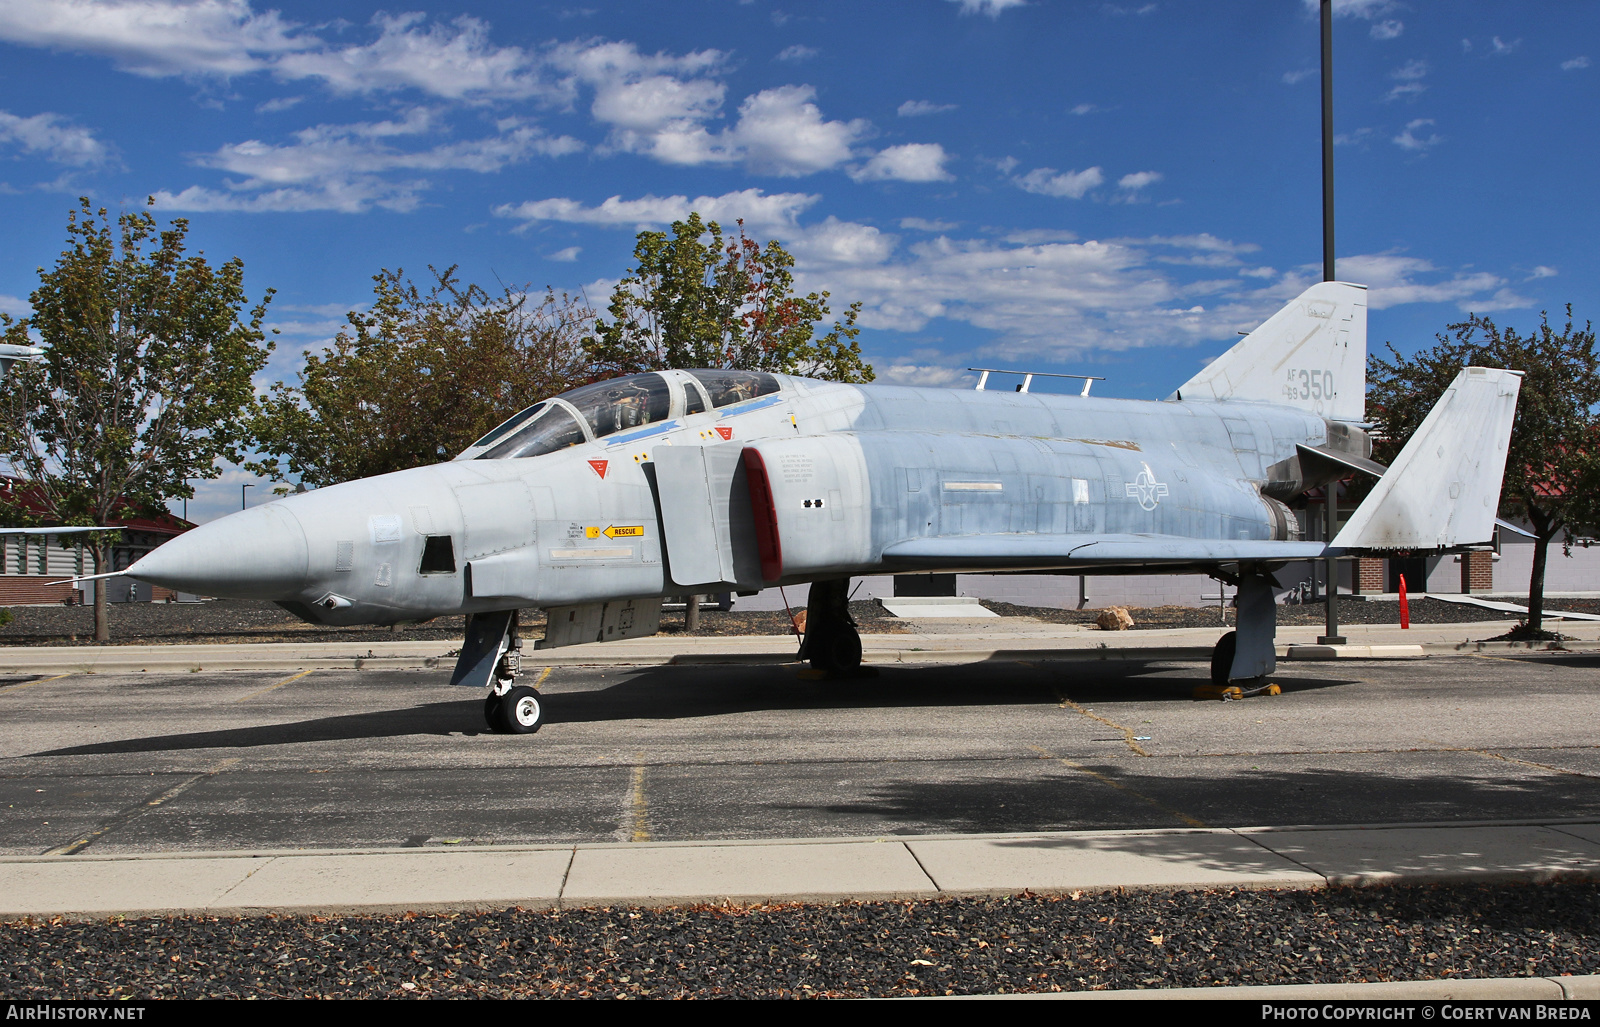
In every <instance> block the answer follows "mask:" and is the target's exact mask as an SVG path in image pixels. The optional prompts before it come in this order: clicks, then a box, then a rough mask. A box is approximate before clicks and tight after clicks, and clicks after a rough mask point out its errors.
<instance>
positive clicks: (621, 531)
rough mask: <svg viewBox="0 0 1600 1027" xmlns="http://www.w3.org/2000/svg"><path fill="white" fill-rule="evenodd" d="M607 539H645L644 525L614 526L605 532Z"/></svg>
mask: <svg viewBox="0 0 1600 1027" xmlns="http://www.w3.org/2000/svg"><path fill="white" fill-rule="evenodd" d="M605 535H606V537H607V538H643V537H644V525H642V524H613V525H612V526H611V527H609V528H607V529H606V530H605Z"/></svg>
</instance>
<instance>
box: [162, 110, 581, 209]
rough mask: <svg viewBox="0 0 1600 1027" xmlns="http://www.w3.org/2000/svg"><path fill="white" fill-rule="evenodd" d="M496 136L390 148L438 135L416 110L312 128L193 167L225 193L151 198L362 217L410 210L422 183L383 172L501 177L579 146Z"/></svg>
mask: <svg viewBox="0 0 1600 1027" xmlns="http://www.w3.org/2000/svg"><path fill="white" fill-rule="evenodd" d="M500 128H501V131H500V132H499V133H498V134H496V135H492V136H486V137H483V138H480V139H471V140H464V141H461V142H454V143H442V144H439V145H436V146H432V147H428V148H426V149H406V148H402V147H401V146H399V145H396V143H399V142H403V141H405V140H407V139H408V138H411V137H416V136H423V135H428V134H431V133H434V132H436V131H437V130H438V124H437V120H436V115H435V114H434V112H432V111H430V110H428V109H427V108H422V107H415V108H412V109H411V110H410V111H408V112H406V114H405V116H404V117H403V118H402V119H400V120H397V121H379V122H360V123H357V124H350V125H317V126H315V127H313V128H307V129H302V130H301V131H299V132H296V133H295V134H294V142H292V143H288V144H283V145H275V144H270V143H264V142H261V141H260V140H256V139H249V140H246V141H244V142H242V143H229V144H227V145H225V146H222V147H220V148H218V149H217V150H215V151H213V152H211V153H208V154H204V155H202V156H200V157H199V158H197V159H196V161H195V163H197V164H199V165H201V166H202V167H208V168H213V169H215V170H218V171H223V172H226V173H228V174H230V175H235V176H240V177H238V178H230V179H225V180H224V182H225V185H226V186H227V190H226V191H225V192H224V191H218V190H215V189H208V188H205V187H201V186H191V187H189V188H188V189H185V190H183V191H181V192H178V193H173V192H170V191H165V190H163V191H161V192H159V193H157V194H156V200H157V203H158V205H160V206H162V207H164V208H167V209H173V210H232V211H244V212H270V211H305V210H332V211H338V212H341V213H360V212H362V211H365V210H367V209H369V208H371V207H374V206H377V207H384V208H386V209H389V210H396V211H407V210H412V209H415V207H416V206H417V204H418V203H419V202H420V194H421V193H422V192H423V191H424V190H426V189H427V188H428V186H429V183H428V181H427V180H426V179H415V178H412V179H404V180H399V181H396V180H391V179H387V178H385V177H383V176H384V175H385V173H388V172H396V171H401V172H430V171H431V172H440V171H474V172H478V173H480V174H486V173H491V172H495V171H499V170H501V169H502V168H504V167H506V166H508V165H510V164H514V163H519V162H521V161H523V160H526V159H528V158H530V157H532V156H535V155H542V156H549V157H556V156H562V155H564V154H568V153H572V152H574V151H576V150H578V149H581V148H582V144H581V143H579V142H578V141H577V140H575V139H572V138H570V137H568V136H558V137H550V136H547V135H545V134H544V133H543V132H542V131H541V130H540V129H538V128H537V127H534V126H530V125H524V124H519V123H517V122H516V121H515V120H511V121H507V122H503V123H502V124H501V126H500Z"/></svg>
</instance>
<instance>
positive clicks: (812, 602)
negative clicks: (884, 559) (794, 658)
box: [800, 578, 861, 677]
mask: <svg viewBox="0 0 1600 1027" xmlns="http://www.w3.org/2000/svg"><path fill="white" fill-rule="evenodd" d="M800 658H801V659H802V660H810V661H811V666H812V667H814V668H815V669H817V670H820V671H823V672H824V673H826V674H830V675H833V676H835V677H848V676H850V675H853V674H855V673H857V672H859V671H860V670H861V633H860V632H859V631H857V630H856V622H855V621H854V620H852V619H851V617H850V579H849V578H839V579H836V580H833V581H814V582H812V583H811V598H810V599H809V600H808V601H807V602H806V637H805V639H804V641H802V642H801V643H800Z"/></svg>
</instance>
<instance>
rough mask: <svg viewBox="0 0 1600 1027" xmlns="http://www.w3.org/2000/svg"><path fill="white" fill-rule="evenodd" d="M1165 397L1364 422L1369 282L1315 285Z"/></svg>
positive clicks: (1321, 283)
mask: <svg viewBox="0 0 1600 1027" xmlns="http://www.w3.org/2000/svg"><path fill="white" fill-rule="evenodd" d="M1169 398H1170V399H1181V400H1184V401H1189V400H1218V399H1241V400H1251V401H1254V402H1257V403H1277V404H1279V405H1282V406H1290V407H1295V408H1297V409H1300V410H1305V411H1307V412H1309V413H1313V414H1316V415H1317V416H1319V417H1326V418H1329V419H1330V420H1335V421H1362V420H1365V418H1366V408H1367V287H1366V286H1364V285H1351V284H1350V283H1348V282H1319V283H1318V284H1316V285H1313V286H1312V287H1311V288H1309V289H1307V290H1306V291H1305V292H1303V293H1301V294H1300V295H1299V296H1297V297H1296V298H1295V299H1294V300H1293V301H1292V302H1290V303H1289V305H1288V306H1286V307H1284V308H1283V309H1282V310H1280V311H1278V312H1277V313H1276V314H1273V315H1272V316H1271V317H1269V318H1268V319H1267V321H1266V323H1265V324H1263V325H1262V326H1261V327H1260V328H1257V329H1256V330H1255V331H1253V332H1251V333H1250V334H1249V335H1247V336H1245V337H1244V338H1243V339H1241V340H1239V342H1238V343H1237V344H1236V345H1235V346H1234V347H1233V348H1232V349H1230V350H1228V352H1226V353H1224V354H1222V356H1220V357H1218V358H1217V359H1215V360H1213V361H1212V362H1211V363H1210V364H1208V365H1207V366H1206V369H1205V370H1203V371H1201V372H1200V373H1199V374H1197V375H1195V376H1194V377H1193V378H1190V379H1189V380H1188V381H1186V382H1184V383H1183V386H1182V388H1180V389H1178V391H1177V392H1175V393H1173V394H1172V396H1170V397H1169Z"/></svg>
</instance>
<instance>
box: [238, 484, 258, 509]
mask: <svg viewBox="0 0 1600 1027" xmlns="http://www.w3.org/2000/svg"><path fill="white" fill-rule="evenodd" d="M253 488H255V486H254V485H240V486H239V509H241V510H244V509H247V507H246V506H245V491H244V490H245V489H253Z"/></svg>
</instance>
